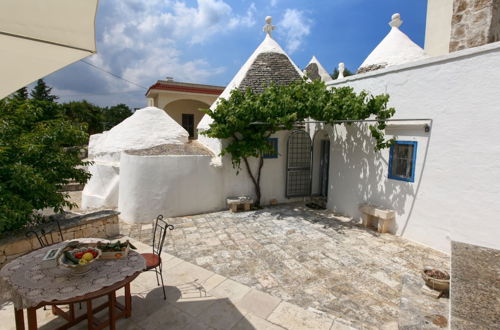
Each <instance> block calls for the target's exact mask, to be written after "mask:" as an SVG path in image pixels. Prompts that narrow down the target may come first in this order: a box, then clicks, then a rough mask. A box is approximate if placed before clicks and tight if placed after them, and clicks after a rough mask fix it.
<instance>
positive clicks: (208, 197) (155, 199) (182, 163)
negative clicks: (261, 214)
mask: <svg viewBox="0 0 500 330" xmlns="http://www.w3.org/2000/svg"><path fill="white" fill-rule="evenodd" d="M120 170H121V180H120V190H119V191H120V193H119V201H118V211H120V213H121V214H120V218H121V219H123V220H125V221H127V222H132V223H151V220H152V219H154V218H156V217H157V216H158V214H163V215H164V216H179V215H188V214H196V213H201V212H209V211H215V210H219V209H221V208H222V207H223V205H224V204H223V203H224V199H223V197H224V196H223V180H222V177H221V176H222V171H221V169H220V168H215V167H213V166H210V157H209V156H192V155H191V156H178V155H165V156H136V155H130V154H127V153H123V154H122V156H121V164H120Z"/></svg>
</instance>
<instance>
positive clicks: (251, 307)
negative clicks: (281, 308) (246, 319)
mask: <svg viewBox="0 0 500 330" xmlns="http://www.w3.org/2000/svg"><path fill="white" fill-rule="evenodd" d="M280 302H281V300H280V299H278V298H276V297H273V296H271V295H269V294H267V293H264V292H262V291H258V290H255V289H252V290H250V291H249V292H248V293H247V294H246V295H245V296H244V297H243V298H242V299H241V300H240V301H239V302H238V303H237V304H236V305H237V306H238V307H242V308H244V309H246V310H247V311H249V312H251V313H252V314H254V315H256V316H258V317H261V318H263V319H266V318H267V317H268V316H269V315H270V314H271V313H272V312H273V311H274V309H275V308H276V307H277V306H278V305H279V304H280Z"/></svg>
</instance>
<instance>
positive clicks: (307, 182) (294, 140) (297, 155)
mask: <svg viewBox="0 0 500 330" xmlns="http://www.w3.org/2000/svg"><path fill="white" fill-rule="evenodd" d="M311 157H312V153H311V137H310V136H309V134H307V133H306V132H305V131H303V130H296V131H292V132H291V133H290V136H289V137H288V143H287V174H286V197H304V196H310V195H311V161H312V159H311Z"/></svg>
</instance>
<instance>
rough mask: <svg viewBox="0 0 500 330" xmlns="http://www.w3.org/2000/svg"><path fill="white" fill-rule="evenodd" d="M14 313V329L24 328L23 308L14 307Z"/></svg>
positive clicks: (21, 329) (22, 329) (20, 329)
mask: <svg viewBox="0 0 500 330" xmlns="http://www.w3.org/2000/svg"><path fill="white" fill-rule="evenodd" d="M14 315H15V317H16V330H24V312H23V309H22V308H21V309H17V308H14Z"/></svg>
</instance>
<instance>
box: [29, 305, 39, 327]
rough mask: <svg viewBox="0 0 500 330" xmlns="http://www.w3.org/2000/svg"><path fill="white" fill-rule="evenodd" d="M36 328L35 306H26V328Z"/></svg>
mask: <svg viewBox="0 0 500 330" xmlns="http://www.w3.org/2000/svg"><path fill="white" fill-rule="evenodd" d="M37 328H38V325H37V322H36V308H34V307H30V308H28V329H29V330H36V329H37Z"/></svg>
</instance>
